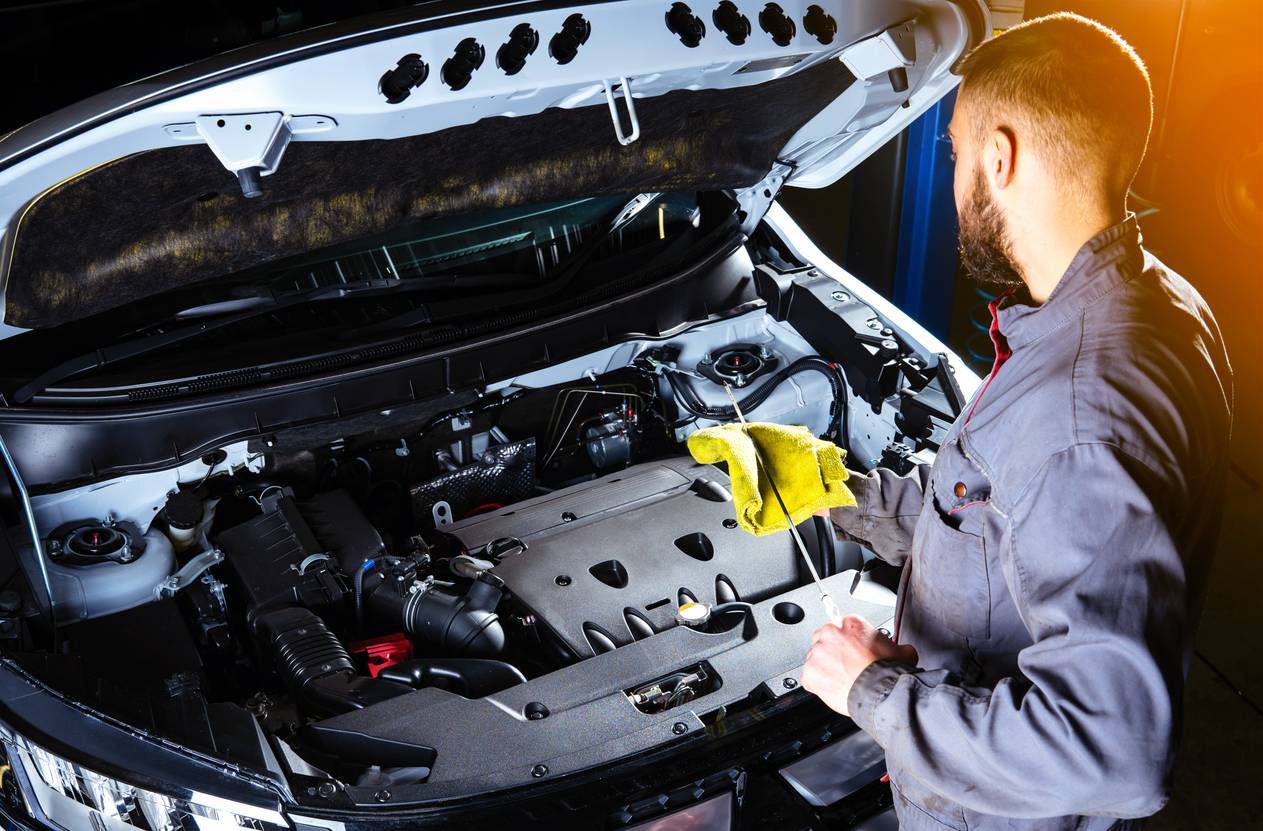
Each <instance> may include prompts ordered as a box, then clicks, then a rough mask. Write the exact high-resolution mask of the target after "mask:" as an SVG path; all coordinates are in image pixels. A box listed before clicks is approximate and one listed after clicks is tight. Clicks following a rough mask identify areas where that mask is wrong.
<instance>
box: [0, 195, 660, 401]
mask: <svg viewBox="0 0 1263 831" xmlns="http://www.w3.org/2000/svg"><path fill="white" fill-rule="evenodd" d="M661 197H662V194H661V193H641V194H638V195H636V196H635V197H633V198H632V199H631V200H630V201H629V202H627V203H626V204H625V205H623V206H622V207H621V208H619V209H618V210H617V211H615V212H614V213H612V214H610V215H609V216H608V217H607V218H606V219H605V220H604V222H601V223H598V226H597V230H596V232H595V233H593V234H592V235H591V236H590V237H588V238H587V239H585V240H584V241H583V242H582V243H581V244H580V245H579V247H578V248H576V249H574V251H572V252H571V253H570V254H569V255H568V256H566V257H565V258H563V259H562V260H561V261H560V262H559V263H557V265H556V266H554V267H553V268H552V269H551V270H550V271H549V273H548V274H547V275H546V276H545V278H544V282H543V284H542V285H540V286H538V287H536V288H532V289H523V290H521V291H516V292H509V293H506V294H505V295H502V296H501V298H500V299H501V300H502V301H503V302H508V303H523V302H532V301H535V300H540V299H543V298H546V297H548V296H550V295H553V294H556V293H557V292H559V291H561V290H563V289H564V288H565V287H566V286H567V285H568V284H569V283H570V282H571V281H572V280H573V279H574V277H575V276H576V275H577V274H579V273H580V272H581V271H583V268H584V266H585V265H587V263H588V261H589V260H590V259H591V258H592V256H593V255H594V254H595V253H596V252H597V251H598V250H600V248H601V246H602V245H603V244H605V243H606V242H607V241H609V239H610V238H612V237H613V236H614V235H615V234H617V233H618V232H619V231H621V230H622V229H623V228H624V227H626V226H627V224H628V223H630V222H631V221H632V220H633V219H635V218H636V217H637V216H639V215H640V213H641V212H642V211H644V210H645V209H646V208H648V207H649V206H650V205H652V204H654V203H655V202H657V201H658V199H659V198H661ZM524 279H532V280H534V279H538V278H537V277H535V276H534V275H524V274H486V275H462V274H459V273H457V274H444V275H429V276H424V277H422V278H416V279H412V278H410V279H399V278H391V279H389V280H371V281H365V282H363V283H349V284H343V285H336V286H325V287H318V288H313V289H311V290H309V291H305V292H302V293H300V294H294V295H282V296H280V297H277V296H276V295H274V294H272V293H271V292H270V291H269V290H268V289H267V288H265V287H262V286H260V287H258V289H259V291H258V292H257V293H255V294H250V295H246V296H245V297H239V298H230V299H228V300H221V301H216V302H212V303H206V304H203V305H200V306H192V307H190V308H187V309H182V310H181V311H179V312H176V313H175V315H174V318H175V319H176V320H197V319H201V318H205V319H204V320H201V322H199V323H196V324H193V325H190V326H185V327H182V328H179V329H173V330H171V331H168V332H162V333H160V334H156V335H149V336H147V337H142V338H137V339H134V340H128V341H123V342H122V343H118V344H114V345H113V346H106V347H102V348H100V349H94V350H93V351H91V352H87V353H85V354H83V355H78V356H76V357H74V358H71V359H70V360H68V361H63V362H61V363H59V364H57V365H56V366H54V367H52V368H51V369H48V370H46V371H44V372H42V373H40V374H39V375H38V376H36V377H35V378H33V379H32V380H31V381H29V382H27V383H26V384H24V385H22V386H21V387H19V388H18V389H17V391H16V392H14V394H13V401H14V403H15V404H25V403H27V402H28V401H30V400H31V399H32V398H34V397H35V396H37V395H39V394H40V393H41V392H43V391H44V390H46V389H48V388H49V387H51V386H53V385H54V384H58V383H60V382H62V381H65V380H67V379H70V378H74V377H75V376H78V375H82V374H83V373H85V372H92V371H93V370H97V369H102V368H104V367H107V366H111V365H114V364H118V363H120V362H122V361H127V360H131V359H133V358H139V357H141V356H143V355H149V354H153V353H155V352H160V351H163V350H165V349H168V348H170V347H172V346H176V345H178V344H180V343H183V342H185V341H188V340H191V339H193V338H196V337H200V336H202V335H204V334H206V333H207V332H212V331H215V330H216V329H223V328H225V327H228V326H232V325H234V324H237V323H241V322H244V321H247V320H252V319H254V318H258V317H262V316H264V315H269V314H272V313H274V312H277V311H280V310H282V309H286V308H291V307H293V306H298V305H302V304H305V303H313V302H317V301H322V300H337V299H341V298H345V297H356V296H359V297H363V296H371V295H375V294H380V295H388V294H394V293H400V292H403V293H411V292H417V291H422V292H428V291H436V290H440V291H441V290H443V289H450V288H456V287H460V288H477V289H488V288H502V287H505V286H509V285H516V284H518V283H520V282H522V281H523V280H524ZM439 281H442V282H441V283H440V284H438V285H436V282H439ZM467 308H468V303H467V300H459V301H448V302H441V303H436V304H427V305H424V306H421V307H419V308H414V309H410V310H409V311H407V312H404V313H402V314H399V315H396V316H394V317H391V318H388V319H386V320H384V321H381V322H380V323H376V324H372V325H369V326H365V327H361V328H359V329H354V330H351V331H349V332H346V333H344V337H343V339H344V340H349V339H353V338H355V337H358V336H362V335H365V334H374V333H378V332H389V331H392V330H398V329H401V328H410V327H412V326H416V325H418V324H426V323H433V322H436V321H439V320H443V319H444V318H446V317H448V316H449V314H450V313H452V312H460V311H465V310H467Z"/></svg>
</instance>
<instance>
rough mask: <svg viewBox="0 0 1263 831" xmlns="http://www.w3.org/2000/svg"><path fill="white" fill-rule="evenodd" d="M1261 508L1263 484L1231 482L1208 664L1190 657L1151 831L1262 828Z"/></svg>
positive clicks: (1206, 624) (1202, 648)
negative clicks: (1177, 734)
mask: <svg viewBox="0 0 1263 831" xmlns="http://www.w3.org/2000/svg"><path fill="white" fill-rule="evenodd" d="M1242 426H1245V425H1242ZM1261 506H1263V485H1260V483H1258V482H1248V481H1247V480H1246V479H1245V478H1243V477H1242V476H1241V475H1238V474H1233V475H1232V481H1231V482H1230V484H1229V493H1228V503H1227V505H1226V506H1225V512H1224V526H1223V533H1222V535H1221V538H1220V545H1219V551H1218V552H1217V554H1216V556H1215V563H1214V565H1213V566H1212V569H1211V577H1210V587H1209V590H1208V595H1207V600H1206V611H1205V613H1204V614H1203V616H1202V622H1201V628H1200V629H1199V631H1198V639H1197V640H1198V652H1199V653H1200V654H1201V655H1203V656H1205V659H1206V660H1202V659H1201V658H1195V659H1194V662H1193V667H1192V671H1191V673H1190V675H1189V685H1188V695H1187V701H1186V704H1185V719H1186V720H1185V725H1184V747H1183V750H1182V752H1181V754H1180V758H1179V761H1178V764H1177V767H1176V781H1175V792H1174V795H1173V796H1172V799H1171V802H1170V804H1169V805H1168V806H1167V808H1166V810H1164V811H1163V812H1162V813H1161V814H1159V815H1158V816H1157V817H1156V818H1155V819H1154V820H1153V822H1152V823H1150V826H1149V827H1150V829H1154V830H1155V831H1240V829H1246V828H1259V827H1261V826H1263V713H1261V712H1259V711H1258V710H1257V709H1256V708H1257V707H1260V706H1263V637H1261V635H1263V534H1261V533H1260V532H1259V529H1258V520H1259V512H1260V507H1261ZM1207 660H1208V661H1209V662H1210V664H1213V665H1214V667H1215V668H1217V669H1218V670H1219V672H1220V673H1222V674H1223V676H1224V677H1226V678H1228V679H1231V682H1232V684H1235V685H1236V686H1237V687H1239V688H1240V690H1241V692H1242V693H1244V695H1245V698H1242V697H1241V696H1239V695H1238V694H1237V693H1236V692H1235V691H1234V690H1233V687H1232V686H1230V685H1229V684H1228V683H1226V682H1225V681H1224V680H1223V678H1222V677H1220V676H1219V675H1217V674H1216V673H1215V671H1214V670H1213V669H1212V668H1211V667H1210V666H1209V665H1208V664H1207ZM1247 699H1248V700H1247ZM1252 705H1253V706H1252Z"/></svg>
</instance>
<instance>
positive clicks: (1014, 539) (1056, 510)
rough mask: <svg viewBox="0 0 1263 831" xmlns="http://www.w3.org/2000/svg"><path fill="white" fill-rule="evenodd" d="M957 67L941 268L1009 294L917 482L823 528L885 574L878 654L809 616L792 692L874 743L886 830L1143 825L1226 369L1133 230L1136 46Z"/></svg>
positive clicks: (1220, 463)
mask: <svg viewBox="0 0 1263 831" xmlns="http://www.w3.org/2000/svg"><path fill="white" fill-rule="evenodd" d="M960 72H961V75H962V78H963V80H962V85H961V89H960V95H959V99H958V101H957V104H956V110H955V115H954V117H953V119H952V123H951V128H950V135H951V139H952V142H953V145H954V148H955V153H956V177H955V194H956V206H957V211H958V214H959V217H960V240H961V254H962V262H963V264H964V266H965V267H966V269H967V270H968V271H970V272H971V273H972V274H973V275H974V276H975V277H976V278H978V279H980V280H983V281H986V282H987V283H989V284H992V285H995V286H999V287H1005V288H1006V289H1007V293H1006V294H1005V295H1002V298H1001V299H1000V300H999V301H998V302H997V303H995V304H993V308H992V312H993V315H994V316H995V323H994V325H993V326H992V339H993V340H994V342H995V345H996V360H995V365H994V367H993V369H992V372H991V374H990V375H989V376H988V378H987V380H986V381H985V382H984V383H983V384H982V385H981V387H980V389H979V391H978V392H977V393H976V394H975V395H974V397H973V400H972V401H971V402H970V403H969V404H968V405H967V406H966V408H965V410H964V412H963V413H962V415H961V417H960V418H959V419H958V420H957V422H956V424H955V425H953V427H952V429H951V430H950V432H949V433H948V435H947V437H946V439H945V441H944V443H943V445H942V447H941V448H940V450H939V453H938V455H937V458H936V460H935V462H934V464H933V465H932V466H923V467H921V468H920V469H917V470H915V471H914V472H913V473H912V474H911V475H910V476H906V477H899V476H896V475H894V474H893V473H891V472H890V471H887V470H880V469H879V470H876V471H874V472H872V473H871V474H869V475H868V476H858V475H857V476H854V477H853V478H852V480H851V482H849V483H848V484H851V485H854V491H855V495H856V498H857V500H858V503H859V504H858V506H857V507H856V508H847V509H836V510H834V511H833V514H832V516H833V520H834V523H835V524H836V525H837V526H838V527H839V528H840V529H841V530H842V531H843V532H845V533H846V534H847V535H849V536H851V537H854V538H857V539H860V540H863V541H866V542H867V543H868V544H869V545H870V546H871V547H872V548H873V550H874V551H875V552H876V553H877V554H878V555H879V556H881V557H882V558H883V559H885V560H886V561H888V562H891V563H894V564H898V565H902V566H903V581H902V585H901V588H900V602H899V607H898V609H897V610H896V616H895V624H894V633H893V636H894V640H893V641H892V640H891V639H890V638H887V637H886V636H885V635H884V634H881V633H878V632H876V631H875V630H873V628H872V627H871V626H869V625H868V624H867V623H865V622H864V621H863V620H861V619H859V618H848V619H847V620H846V621H844V623H843V625H842V626H841V627H836V626H831V625H830V626H825V627H823V628H821V629H820V630H819V631H817V632H816V633H815V635H814V637H813V645H812V647H811V651H810V652H809V654H808V656H807V661H806V665H805V667H804V669H803V674H802V683H803V686H804V687H805V688H806V689H808V690H810V691H812V692H813V693H815V694H816V695H818V696H819V697H820V698H821V699H822V700H823V701H824V702H825V703H826V704H827V705H829V706H830V707H832V708H833V709H835V710H837V711H839V712H842V713H846V714H849V715H850V716H851V718H853V719H854V720H855V722H856V724H858V725H859V726H860V727H861V728H863V729H864V730H866V731H867V732H868V733H869V734H870V735H872V736H873V738H874V739H875V740H876V741H877V742H878V743H879V744H881V746H882V747H883V748H884V749H885V752H886V761H887V765H888V768H889V771H890V779H891V786H892V789H893V790H894V793H895V804H896V809H897V811H898V815H899V821H900V825H901V827H902V828H903V829H905V831H907V829H942V828H953V829H966V828H968V829H993V828H1004V829H1041V830H1042V829H1072V828H1073V829H1107V828H1125V827H1137V826H1138V823H1128V822H1122V821H1120V818H1124V819H1126V818H1143V817H1147V816H1149V815H1151V814H1153V813H1154V812H1156V811H1157V810H1158V809H1159V808H1161V807H1162V805H1163V804H1164V802H1165V800H1166V794H1167V791H1168V780H1169V776H1170V771H1171V765H1172V757H1173V754H1174V751H1175V747H1176V743H1177V738H1178V733H1179V725H1180V714H1181V697H1182V688H1183V683H1184V678H1185V675H1186V673H1187V671H1188V665H1189V660H1190V656H1191V653H1192V643H1193V628H1194V622H1195V620H1196V617H1197V613H1198V606H1199V597H1200V593H1201V587H1202V584H1203V578H1204V576H1205V573H1206V569H1207V565H1208V561H1209V559H1210V557H1211V554H1212V551H1213V549H1214V540H1215V536H1216V534H1217V528H1218V524H1219V504H1220V501H1221V499H1220V496H1221V492H1222V483H1223V481H1224V478H1225V474H1226V466H1227V459H1226V449H1227V438H1228V432H1229V428H1230V422H1231V402H1232V389H1231V374H1230V369H1229V366H1228V361H1227V357H1226V356H1225V354H1224V349H1223V345H1222V342H1221V339H1220V335H1219V331H1218V328H1217V327H1216V325H1215V322H1214V319H1213V318H1212V317H1211V314H1210V311H1209V309H1207V307H1206V305H1205V303H1203V301H1202V299H1201V298H1200V297H1199V296H1198V294H1197V292H1196V291H1194V290H1193V289H1192V287H1190V286H1189V284H1188V283H1187V282H1185V281H1184V280H1183V279H1182V278H1181V277H1179V276H1178V275H1176V274H1174V273H1172V272H1171V271H1170V270H1169V269H1167V268H1166V267H1165V266H1163V265H1162V264H1161V263H1160V262H1158V261H1157V260H1155V259H1154V258H1153V257H1152V256H1150V255H1148V254H1147V253H1146V252H1145V251H1143V250H1142V248H1141V241H1140V235H1139V233H1138V231H1137V227H1136V218H1135V217H1134V216H1133V215H1131V214H1129V213H1128V212H1127V208H1126V196H1127V191H1128V187H1129V185H1130V183H1131V181H1132V179H1133V178H1134V176H1135V174H1136V170H1137V168H1138V166H1139V164H1140V161H1141V158H1142V157H1143V155H1144V151H1145V146H1146V143H1147V141H1148V135H1149V129H1150V124H1151V121H1152V104H1151V101H1152V95H1151V91H1150V86H1149V79H1148V75H1147V73H1146V71H1145V68H1144V65H1143V64H1142V63H1141V61H1140V60H1139V59H1138V58H1137V56H1136V54H1135V53H1134V52H1133V51H1132V49H1131V48H1130V47H1129V46H1128V45H1127V44H1126V43H1125V42H1123V41H1122V40H1121V39H1120V38H1119V37H1118V36H1117V35H1116V34H1114V33H1113V32H1111V31H1109V30H1108V29H1105V28H1104V27H1102V26H1100V25H1098V24H1096V23H1094V22H1091V21H1089V20H1086V19H1084V18H1082V17H1078V16H1073V15H1055V16H1051V17H1046V18H1041V19H1038V20H1033V21H1030V22H1028V23H1026V24H1024V25H1022V26H1019V27H1017V28H1014V29H1012V30H1010V31H1008V32H1006V33H1004V34H1002V35H1000V36H999V37H997V38H995V39H994V40H992V41H989V42H987V43H984V44H982V45H981V46H979V47H978V48H977V49H976V50H975V51H974V52H973V53H971V54H970V55H969V56H967V57H966V58H965V59H964V61H963V62H962V64H961V67H960ZM1190 175H1193V174H1192V173H1190Z"/></svg>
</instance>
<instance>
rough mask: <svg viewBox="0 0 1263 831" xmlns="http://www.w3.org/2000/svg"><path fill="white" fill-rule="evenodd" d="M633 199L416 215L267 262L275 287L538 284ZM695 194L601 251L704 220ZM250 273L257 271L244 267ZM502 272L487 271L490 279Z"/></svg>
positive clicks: (666, 202) (646, 243)
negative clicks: (395, 225)
mask: <svg viewBox="0 0 1263 831" xmlns="http://www.w3.org/2000/svg"><path fill="white" fill-rule="evenodd" d="M631 200H632V196H631V195H621V196H612V197H602V198H589V199H577V200H571V201H567V202H556V203H551V204H547V205H534V206H528V207H523V208H508V209H500V210H493V211H483V212H479V213H474V214H467V215H464V216H457V217H444V218H440V219H435V220H430V221H427V222H420V223H415V224H413V225H409V226H405V227H403V228H399V229H396V230H394V231H391V232H389V233H386V234H382V235H380V236H377V237H373V238H370V239H367V240H361V241H357V242H355V243H352V244H350V245H345V246H340V247H338V248H333V249H326V250H324V251H321V252H319V253H318V254H316V255H314V256H304V257H299V258H295V259H293V260H290V261H287V262H282V263H277V264H272V265H270V266H269V267H268V268H267V269H265V270H262V274H260V273H255V274H254V275H253V276H255V277H256V278H257V277H263V279H264V281H265V283H266V285H267V288H268V289H269V290H270V291H271V292H273V293H274V294H275V295H277V296H284V295H286V294H292V293H301V292H311V291H313V290H317V289H321V288H331V287H339V286H347V285H361V284H383V285H389V284H392V283H396V282H399V283H402V282H407V283H409V284H411V285H412V286H413V287H416V288H421V287H430V288H433V289H434V290H438V291H441V290H446V289H456V290H478V289H480V288H482V287H484V286H486V285H488V284H492V285H494V286H497V287H503V286H510V285H516V286H519V287H521V286H527V285H532V284H535V285H538V284H541V283H543V282H546V281H547V280H548V279H549V278H550V277H551V276H553V275H554V274H555V273H556V271H557V269H558V268H559V267H560V266H561V265H562V264H563V263H564V262H565V260H566V258H567V257H569V256H571V255H573V254H574V253H575V252H576V251H577V250H579V249H580V248H581V247H582V246H583V245H584V244H585V242H590V241H591V240H592V238H593V235H599V234H602V233H603V232H604V231H605V230H606V229H605V227H604V226H605V224H606V223H608V222H609V221H610V220H611V218H612V216H613V215H614V214H616V213H617V212H619V211H620V210H621V209H622V208H623V207H624V206H626V205H627V204H628V203H629V202H630V201H631ZM697 211H698V208H697V198H696V196H695V195H694V194H663V195H660V196H658V197H657V198H655V199H654V200H653V205H651V206H649V209H648V210H644V211H642V212H641V213H639V214H637V215H636V216H635V217H634V218H632V219H631V220H630V221H629V222H628V223H627V224H625V225H623V226H622V227H621V228H620V229H619V230H617V231H616V232H615V233H614V234H613V236H611V237H610V238H609V239H608V240H602V243H603V244H602V249H603V250H601V251H599V252H594V254H596V255H600V256H614V255H618V254H621V253H624V252H626V251H630V250H635V249H638V248H644V247H650V246H653V245H655V244H656V243H658V242H660V241H662V240H665V239H666V238H667V237H668V236H674V235H675V234H676V233H678V232H679V231H680V230H681V228H682V227H690V226H694V225H696V222H697ZM264 275H266V276H264ZM245 276H246V277H247V282H248V278H249V277H250V276H251V275H245ZM488 277H495V278H501V279H496V280H487V279H485V278H488Z"/></svg>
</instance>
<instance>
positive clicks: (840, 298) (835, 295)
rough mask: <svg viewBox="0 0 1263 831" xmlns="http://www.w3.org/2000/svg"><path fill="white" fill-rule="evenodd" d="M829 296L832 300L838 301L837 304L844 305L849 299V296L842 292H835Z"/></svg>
mask: <svg viewBox="0 0 1263 831" xmlns="http://www.w3.org/2000/svg"><path fill="white" fill-rule="evenodd" d="M829 296H830V297H832V298H833V299H834V300H836V301H838V302H839V303H845V302H846V301H848V300H850V299H851V295H849V294H847V293H846V292H844V291H835V292H833V293H832V294H830V295H829Z"/></svg>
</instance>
